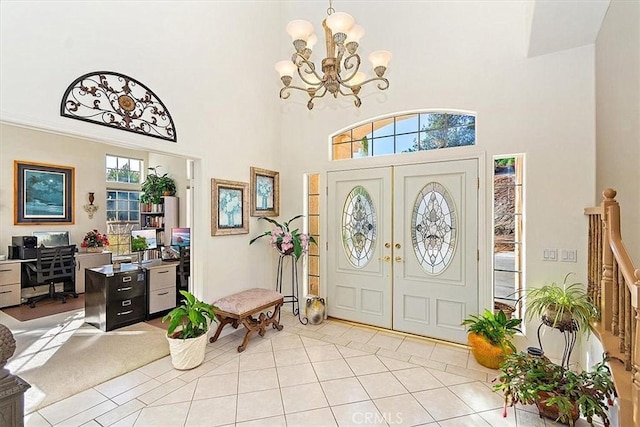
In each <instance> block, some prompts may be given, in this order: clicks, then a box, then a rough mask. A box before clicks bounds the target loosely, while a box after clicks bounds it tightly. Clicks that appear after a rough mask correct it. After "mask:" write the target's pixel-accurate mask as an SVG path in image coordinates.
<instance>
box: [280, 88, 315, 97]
mask: <svg viewBox="0 0 640 427" xmlns="http://www.w3.org/2000/svg"><path fill="white" fill-rule="evenodd" d="M289 89H296V90H299V91H302V92H307V93H308V91H307V89H306V88H303V87H299V86H285V87H283V88H282V89H280V99H287V98H289V96H290V95H291V94H290V93H289Z"/></svg>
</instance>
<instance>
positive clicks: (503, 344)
mask: <svg viewBox="0 0 640 427" xmlns="http://www.w3.org/2000/svg"><path fill="white" fill-rule="evenodd" d="M520 323H522V319H511V318H508V317H507V315H506V314H505V313H504V311H502V310H500V311H498V313H497V314H495V313H493V312H492V311H489V310H486V309H485V311H484V313H483V314H482V316H476V315H470V316H469V317H467V318H466V319H465V320H464V321H463V322H462V324H463V325H468V326H469V337H468V338H469V344H470V345H471V352H472V353H473V356H474V357H475V359H476V361H477V362H478V363H480V364H481V365H482V366H486V367H488V368H493V369H497V368H498V367H499V366H500V363H502V361H503V360H504V358H505V356H506V355H507V354H509V353H513V352H515V351H516V348H515V346H514V345H513V342H512V341H511V339H512V338H513V336H514V335H515V334H516V333H517V332H521V331H520V329H519V328H518V326H520Z"/></svg>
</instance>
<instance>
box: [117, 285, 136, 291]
mask: <svg viewBox="0 0 640 427" xmlns="http://www.w3.org/2000/svg"><path fill="white" fill-rule="evenodd" d="M131 289H133V286H127V287H126V288H118V292H120V291H130V290H131Z"/></svg>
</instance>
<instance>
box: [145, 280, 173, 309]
mask: <svg viewBox="0 0 640 427" xmlns="http://www.w3.org/2000/svg"><path fill="white" fill-rule="evenodd" d="M175 306H176V287H175V286H174V287H172V288H165V289H159V290H157V291H150V292H149V314H153V313H157V312H159V311H162V310H168V309H170V308H174V307H175Z"/></svg>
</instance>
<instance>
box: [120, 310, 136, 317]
mask: <svg viewBox="0 0 640 427" xmlns="http://www.w3.org/2000/svg"><path fill="white" fill-rule="evenodd" d="M131 313H133V310H127V311H123V312H121V313H118V316H126V315H127V314H131Z"/></svg>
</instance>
